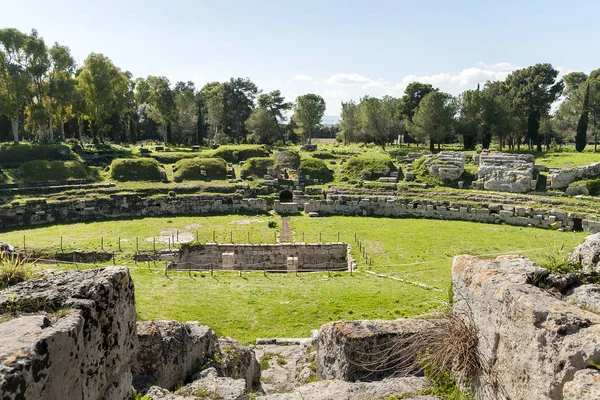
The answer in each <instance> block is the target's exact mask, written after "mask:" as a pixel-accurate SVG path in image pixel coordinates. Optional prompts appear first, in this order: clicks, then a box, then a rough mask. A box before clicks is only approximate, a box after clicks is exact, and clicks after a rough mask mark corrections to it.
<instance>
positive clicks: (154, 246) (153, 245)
mask: <svg viewBox="0 0 600 400" xmlns="http://www.w3.org/2000/svg"><path fill="white" fill-rule="evenodd" d="M152 249H153V250H154V252H155V253H156V236H152Z"/></svg>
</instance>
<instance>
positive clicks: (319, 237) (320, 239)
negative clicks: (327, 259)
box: [319, 232, 322, 243]
mask: <svg viewBox="0 0 600 400" xmlns="http://www.w3.org/2000/svg"><path fill="white" fill-rule="evenodd" d="M321 242H322V240H321V232H319V243H321Z"/></svg>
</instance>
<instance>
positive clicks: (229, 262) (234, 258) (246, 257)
mask: <svg viewBox="0 0 600 400" xmlns="http://www.w3.org/2000/svg"><path fill="white" fill-rule="evenodd" d="M347 253H348V245H346V244H344V243H327V244H322V243H294V244H292V243H281V244H217V243H207V244H205V245H200V244H197V245H192V246H186V245H184V246H183V247H182V249H181V251H180V253H179V258H178V259H177V261H176V262H175V263H172V264H171V268H173V269H188V268H192V269H194V268H197V269H205V268H207V269H208V268H214V269H239V270H264V269H267V270H282V271H296V270H299V271H301V270H327V269H346V268H348V264H349V262H348V258H347ZM293 257H295V258H296V259H291V258H293Z"/></svg>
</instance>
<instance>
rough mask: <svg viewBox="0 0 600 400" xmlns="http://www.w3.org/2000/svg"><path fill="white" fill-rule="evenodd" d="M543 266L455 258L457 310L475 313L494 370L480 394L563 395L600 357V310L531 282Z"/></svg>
mask: <svg viewBox="0 0 600 400" xmlns="http://www.w3.org/2000/svg"><path fill="white" fill-rule="evenodd" d="M540 269H541V268H540V267H539V266H538V265H536V264H535V263H533V262H532V261H530V260H527V259H525V258H522V257H516V256H503V257H498V258H496V259H495V260H481V259H478V258H476V257H471V256H459V257H456V258H455V259H454V264H453V267H452V281H453V290H454V310H455V312H462V313H465V314H467V313H468V314H470V315H471V316H472V321H473V323H474V324H475V326H476V328H477V332H478V337H479V344H478V346H479V351H480V352H481V354H482V358H483V359H484V362H487V363H488V364H489V367H490V368H491V371H492V376H491V379H485V377H482V378H483V379H482V380H481V381H480V382H476V383H475V387H474V389H475V392H476V394H478V395H482V394H483V393H485V392H486V391H487V392H488V393H489V392H490V391H492V392H495V393H497V397H498V398H506V399H508V398H511V399H562V398H563V389H566V388H568V387H569V385H578V384H577V383H572V384H569V385H567V384H568V382H570V381H573V380H574V377H575V375H576V374H577V373H579V372H578V371H582V370H585V369H586V368H587V367H588V366H589V362H590V361H593V362H596V363H600V316H598V315H597V314H594V313H592V312H589V311H584V310H582V309H580V308H578V307H577V306H574V305H571V304H569V303H567V302H565V301H562V300H560V299H558V298H557V297H555V296H553V295H551V294H550V293H548V292H546V291H544V290H542V289H540V288H538V287H536V286H534V285H532V284H530V283H529V282H531V281H532V280H534V279H535V276H536V274H538V273H539V270H540ZM486 382H488V383H486ZM489 382H492V384H489ZM594 390H596V389H594Z"/></svg>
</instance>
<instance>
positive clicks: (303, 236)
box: [302, 232, 304, 243]
mask: <svg viewBox="0 0 600 400" xmlns="http://www.w3.org/2000/svg"><path fill="white" fill-rule="evenodd" d="M302 243H304V232H302Z"/></svg>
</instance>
